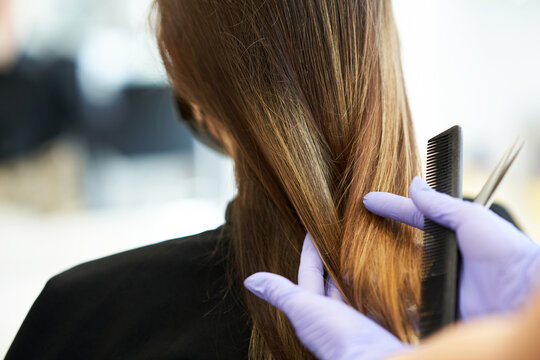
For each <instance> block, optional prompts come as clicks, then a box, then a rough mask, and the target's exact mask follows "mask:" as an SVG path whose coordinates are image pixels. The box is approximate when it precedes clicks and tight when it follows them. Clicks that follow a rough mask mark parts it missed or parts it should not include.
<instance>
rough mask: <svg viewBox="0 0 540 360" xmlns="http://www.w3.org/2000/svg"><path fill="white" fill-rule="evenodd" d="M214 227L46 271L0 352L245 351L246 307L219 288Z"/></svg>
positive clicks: (236, 355) (100, 355)
mask: <svg viewBox="0 0 540 360" xmlns="http://www.w3.org/2000/svg"><path fill="white" fill-rule="evenodd" d="M222 233H223V227H222V228H218V229H216V230H212V231H207V232H204V233H201V234H199V235H194V236H190V237H185V238H181V239H175V240H169V241H165V242H161V243H158V244H155V245H150V246H146V247H142V248H139V249H135V250H130V251H127V252H123V253H120V254H116V255H112V256H109V257H105V258H103V259H99V260H95V261H91V262H88V263H85V264H82V265H79V266H76V267H74V268H72V269H70V270H68V271H66V272H63V273H61V274H59V275H57V276H55V277H53V278H52V279H50V280H49V281H48V282H47V284H46V285H45V288H44V289H43V291H42V293H41V294H40V295H39V297H38V298H37V300H36V301H35V303H34V305H33V306H32V308H31V310H30V312H29V313H28V315H27V317H26V319H25V320H24V323H23V324H22V326H21V328H20V330H19V332H18V333H17V336H16V338H15V340H14V342H13V344H12V345H11V348H10V349H9V351H8V354H7V357H6V360H18V359H25V360H27V359H43V360H45V359H70V360H73V359H133V360H136V359H246V358H247V351H248V344H249V336H250V327H249V326H248V317H247V314H246V312H245V310H244V309H243V308H242V307H241V306H240V305H239V304H238V303H237V302H236V301H235V300H234V299H233V298H232V297H231V296H230V295H229V296H226V297H224V293H223V291H222V290H223V289H224V288H226V282H225V274H226V262H225V259H226V257H225V256H224V251H225V248H226V245H227V242H228V239H227V236H225V237H221V241H220V242H219V244H220V246H218V247H216V244H217V239H218V237H220V234H222ZM213 252H214V254H213ZM237 290H238V289H237ZM237 290H236V291H234V292H235V293H239V291H237Z"/></svg>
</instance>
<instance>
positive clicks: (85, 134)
mask: <svg viewBox="0 0 540 360" xmlns="http://www.w3.org/2000/svg"><path fill="white" fill-rule="evenodd" d="M150 9H151V0H92V1H90V0H41V1H32V0H16V1H15V0H0V355H2V354H5V352H6V351H7V349H8V347H9V344H10V343H11V341H12V339H13V337H14V336H15V334H16V331H17V329H18V328H19V326H20V324H21V322H22V320H23V319H24V316H25V315H26V313H27V311H28V310H29V308H30V306H31V304H32V302H33V301H34V299H35V298H36V296H37V295H38V294H39V292H40V291H41V289H42V287H43V285H44V284H45V282H46V280H47V279H48V278H50V277H51V276H53V275H55V274H57V273H58V272H61V271H63V270H66V269H68V268H69V267H71V266H74V265H76V264H78V263H80V262H82V261H87V260H91V259H94V258H96V257H101V256H105V255H108V254H112V253H115V252H118V251H122V250H126V249H130V248H133V247H137V246H142V245H146V244H151V243H154V242H157V241H161V240H166V239H169V238H174V237H179V236H184V235H188V234H193V233H197V232H200V231H203V230H206V229H210V228H213V227H216V226H218V225H220V224H221V223H222V222H223V214H224V210H225V207H226V204H227V203H228V201H229V200H230V199H231V198H232V197H233V196H234V191H235V189H234V178H233V173H232V164H231V162H230V161H229V160H228V159H227V158H225V157H223V156H221V155H218V154H216V153H214V152H212V151H211V150H209V149H207V148H205V147H204V146H203V145H200V144H199V143H197V142H194V141H193V140H192V138H191V136H190V135H189V133H188V132H187V130H186V129H185V128H184V127H183V125H181V124H179V123H178V121H177V119H176V115H175V112H174V109H173V106H172V101H171V92H170V89H169V87H168V84H167V80H166V76H165V73H164V70H163V66H162V64H161V61H160V59H159V55H158V52H157V48H156V44H155V41H154V35H153V30H152V27H151V22H150V21H149V15H148V14H149V12H150ZM394 10H395V16H396V21H397V23H398V27H399V30H400V35H401V43H402V57H403V66H404V72H405V80H406V83H407V88H408V95H409V100H410V104H411V109H412V113H413V117H414V120H415V128H416V133H417V139H418V144H419V147H420V149H421V152H422V153H424V152H425V144H426V142H427V139H428V138H430V137H431V136H433V135H435V134H437V133H439V132H441V131H443V130H445V129H446V128H448V127H450V126H452V125H455V124H459V125H461V126H462V127H463V135H464V176H463V180H464V185H463V186H464V195H466V196H467V195H468V196H471V197H474V196H475V195H476V193H477V192H478V191H479V190H480V188H481V186H482V184H483V182H484V181H485V180H486V179H487V176H488V174H489V172H490V171H491V170H492V169H493V167H494V166H495V164H496V162H497V161H498V159H499V158H500V157H501V156H502V154H503V153H504V152H505V150H506V148H507V147H508V146H509V145H510V144H511V143H512V142H513V140H514V138H515V137H516V136H518V135H519V136H521V137H522V138H524V139H526V140H527V145H526V147H525V149H524V150H523V152H522V154H521V155H520V156H519V158H518V160H517V162H516V164H515V165H514V166H513V168H512V169H511V171H510V173H509V175H508V176H507V179H505V182H504V183H503V184H502V186H501V189H500V190H499V192H498V194H497V201H498V202H499V203H501V204H502V205H504V206H506V207H507V209H508V210H509V211H510V212H511V213H512V214H513V215H514V217H515V218H516V220H517V222H518V223H519V225H520V226H521V227H522V228H523V229H524V231H526V232H527V233H528V234H530V235H531V237H532V238H534V239H537V240H539V239H540V221H539V219H540V161H539V160H538V159H539V158H540V65H539V64H540V45H538V38H539V36H540V1H537V0H529V1H526V0H521V1H518V0H446V1H445V0H394Z"/></svg>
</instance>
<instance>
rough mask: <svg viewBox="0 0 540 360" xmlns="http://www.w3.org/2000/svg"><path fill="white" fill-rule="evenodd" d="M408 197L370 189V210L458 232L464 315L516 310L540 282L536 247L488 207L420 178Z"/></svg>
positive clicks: (539, 253)
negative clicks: (430, 222)
mask: <svg viewBox="0 0 540 360" xmlns="http://www.w3.org/2000/svg"><path fill="white" fill-rule="evenodd" d="M409 193H410V196H411V199H408V198H404V197H401V196H398V195H394V194H389V193H383V192H372V193H369V194H367V195H366V196H365V197H364V205H365V207H366V208H367V209H368V210H370V211H371V212H373V213H375V214H378V215H381V216H384V217H388V218H391V219H394V220H398V221H401V222H404V223H406V224H409V225H412V226H415V227H417V228H420V229H423V226H424V216H426V217H427V218H429V219H432V220H433V221H435V222H437V223H439V224H441V225H443V226H446V227H448V228H450V229H452V230H454V231H455V232H456V235H457V240H458V245H459V248H460V250H461V253H462V256H463V268H462V269H461V278H460V299H459V308H460V309H459V310H460V314H461V316H462V317H463V318H464V319H470V318H472V317H476V316H479V315H484V314H490V313H495V312H506V311H511V310H515V309H517V308H518V307H519V306H520V305H521V304H523V303H524V302H525V301H526V300H527V298H528V297H529V296H530V295H531V292H532V291H533V290H534V288H535V287H536V286H538V279H539V278H540V247H539V246H538V245H537V244H535V243H534V242H533V241H531V239H529V238H528V237H527V236H526V235H525V234H524V233H522V232H521V231H519V230H518V229H517V228H516V227H515V226H513V225H512V224H510V223H509V222H507V221H505V220H504V219H502V218H500V217H499V216H497V215H496V214H495V213H493V212H492V211H490V210H489V209H487V208H485V207H483V206H481V205H479V204H474V203H471V202H466V201H463V200H459V199H456V198H453V197H450V196H448V195H445V194H441V193H438V192H436V191H435V190H432V189H431V188H430V187H429V185H427V184H426V183H425V182H424V181H423V180H422V179H420V178H419V177H416V178H414V180H413V181H412V183H411V186H410V190H409Z"/></svg>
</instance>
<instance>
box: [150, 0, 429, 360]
mask: <svg viewBox="0 0 540 360" xmlns="http://www.w3.org/2000/svg"><path fill="white" fill-rule="evenodd" d="M156 4H157V10H158V24H159V25H158V26H159V29H158V41H159V46H160V50H161V53H162V57H163V60H164V63H165V66H166V68H167V71H168V75H169V78H170V80H171V83H172V86H173V88H174V91H175V92H176V93H177V95H178V96H180V97H182V98H183V99H186V100H187V101H188V102H190V103H193V104H196V105H197V106H198V107H200V108H201V109H204V112H205V114H207V115H208V116H209V118H211V119H214V120H213V121H216V122H218V123H219V127H220V128H221V129H223V131H225V132H226V133H227V134H228V136H230V137H231V141H232V143H233V145H234V146H233V148H234V153H233V154H232V156H233V159H234V162H235V173H236V181H237V186H238V195H237V197H236V199H235V200H234V202H233V204H232V206H231V220H232V221H231V226H232V238H231V244H230V258H231V259H232V261H233V266H232V268H231V273H230V275H229V278H230V280H231V281H233V282H237V283H241V282H242V281H243V279H245V278H246V277H247V276H249V275H251V274H253V273H254V272H257V271H269V272H274V273H278V274H281V275H283V276H285V277H287V278H289V279H291V280H292V281H296V280H297V269H298V264H299V258H300V251H301V248H302V241H303V239H304V236H305V234H306V232H309V233H310V234H311V235H312V238H313V240H314V243H315V246H316V247H317V249H318V251H319V253H320V254H321V257H322V259H323V262H324V265H325V269H326V271H327V273H328V275H329V276H331V277H332V278H333V279H334V281H335V282H336V284H337V285H338V287H339V288H340V290H341V291H342V293H343V295H344V298H345V299H346V301H347V302H349V303H350V304H351V305H352V306H354V307H355V308H357V309H358V310H360V311H361V312H363V313H365V314H367V315H368V316H370V317H371V318H373V319H375V320H376V321H377V322H378V323H380V324H381V325H382V326H384V327H385V328H387V329H388V330H390V331H391V332H392V333H394V334H395V335H396V336H398V337H399V338H400V339H402V340H403V341H414V340H415V339H416V333H415V329H414V317H415V315H416V312H415V306H416V305H417V304H418V302H419V293H420V291H419V290H420V275H419V262H420V257H419V256H420V246H419V241H420V240H419V233H418V232H417V231H416V230H413V229H411V228H409V227H406V226H404V225H401V224H398V223H397V222H394V221H391V220H386V219H382V218H379V217H377V216H375V215H372V214H371V213H369V212H368V211H367V210H366V209H365V208H364V207H363V204H362V199H363V196H364V195H365V194H366V193H367V192H370V191H388V192H393V193H397V194H402V195H406V194H407V190H408V184H409V182H410V181H411V180H412V178H413V177H414V176H415V175H417V174H419V173H420V162H419V158H418V154H417V150H416V145H415V140H414V133H413V128H412V122H411V116H410V111H409V107H408V102H407V97H406V93H405V86H404V82H403V77H402V71H401V63H400V52H399V41H398V37H397V31H396V27H395V24H394V20H393V15H392V9H391V2H390V0H347V1H335V0H305V1H297V0H266V1H259V0H156ZM243 298H244V301H245V304H246V306H247V309H248V312H249V315H250V318H251V321H252V326H253V331H252V336H251V344H250V345H251V346H250V355H251V357H253V358H265V359H301V358H311V357H312V355H311V354H310V353H309V352H308V351H307V350H306V349H305V348H304V347H303V346H302V345H301V344H300V342H299V341H298V340H297V338H296V336H295V335H294V330H293V329H292V327H291V325H290V324H289V322H288V320H287V319H286V317H285V316H284V315H283V314H282V313H281V312H279V311H278V310H276V309H275V308H273V307H271V306H270V305H268V304H266V303H265V302H263V301H261V300H259V299H258V298H256V297H255V296H254V295H252V294H250V293H248V292H247V291H245V293H244V295H243Z"/></svg>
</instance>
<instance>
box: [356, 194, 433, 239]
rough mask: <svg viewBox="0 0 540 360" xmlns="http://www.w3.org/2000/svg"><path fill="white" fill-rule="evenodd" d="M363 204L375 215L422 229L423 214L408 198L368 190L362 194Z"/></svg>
mask: <svg viewBox="0 0 540 360" xmlns="http://www.w3.org/2000/svg"><path fill="white" fill-rule="evenodd" d="M364 206H365V207H366V209H368V210H369V211H371V212H372V213H374V214H376V215H379V216H383V217H385V218H390V219H394V220H397V221H401V222H402V223H405V224H408V225H411V226H414V227H416V228H418V229H421V230H423V229H424V215H423V214H422V213H421V212H420V211H419V210H418V209H417V208H416V206H415V205H414V203H413V202H412V200H411V199H409V198H406V197H403V196H399V195H395V194H391V193H386V192H370V193H369V194H366V196H364Z"/></svg>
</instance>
